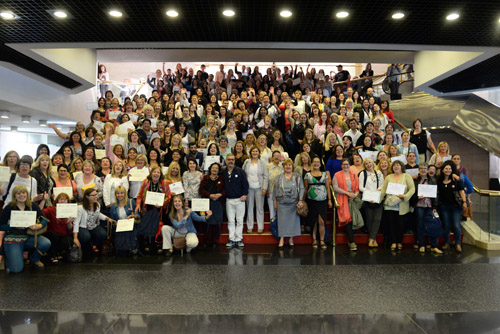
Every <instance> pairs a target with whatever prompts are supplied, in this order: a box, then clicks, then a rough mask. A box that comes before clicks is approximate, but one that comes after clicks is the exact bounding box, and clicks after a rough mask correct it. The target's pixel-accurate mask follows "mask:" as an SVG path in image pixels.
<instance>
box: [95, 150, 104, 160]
mask: <svg viewBox="0 0 500 334" xmlns="http://www.w3.org/2000/svg"><path fill="white" fill-rule="evenodd" d="M105 157H106V150H98V149H96V150H95V158H96V159H97V160H101V159H102V158H105Z"/></svg>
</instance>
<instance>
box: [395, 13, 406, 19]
mask: <svg viewBox="0 0 500 334" xmlns="http://www.w3.org/2000/svg"><path fill="white" fill-rule="evenodd" d="M403 17H405V14H403V13H394V14H392V18H393V19H395V20H399V19H402V18H403Z"/></svg>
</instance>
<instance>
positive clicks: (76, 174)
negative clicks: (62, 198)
mask: <svg viewBox="0 0 500 334" xmlns="http://www.w3.org/2000/svg"><path fill="white" fill-rule="evenodd" d="M82 173H83V172H82V171H79V172H73V180H75V179H76V177H77V176H78V175H80V174H82Z"/></svg>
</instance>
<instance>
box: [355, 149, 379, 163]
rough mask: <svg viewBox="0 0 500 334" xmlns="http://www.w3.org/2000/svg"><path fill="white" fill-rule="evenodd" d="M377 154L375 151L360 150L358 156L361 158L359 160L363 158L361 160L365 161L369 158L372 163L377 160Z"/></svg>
mask: <svg viewBox="0 0 500 334" xmlns="http://www.w3.org/2000/svg"><path fill="white" fill-rule="evenodd" d="M377 154H378V152H377V151H361V150H359V155H360V156H361V158H363V160H365V159H366V158H370V159H372V160H373V162H375V161H376V160H377Z"/></svg>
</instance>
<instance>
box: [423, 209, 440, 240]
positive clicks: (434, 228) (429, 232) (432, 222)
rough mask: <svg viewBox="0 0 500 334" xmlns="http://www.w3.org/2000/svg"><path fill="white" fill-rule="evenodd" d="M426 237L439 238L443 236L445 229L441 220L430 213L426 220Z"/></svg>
mask: <svg viewBox="0 0 500 334" xmlns="http://www.w3.org/2000/svg"><path fill="white" fill-rule="evenodd" d="M424 235H426V236H428V237H431V238H439V237H442V236H443V228H442V225H441V220H440V219H439V218H437V217H436V216H434V214H433V213H432V212H429V213H428V214H427V215H426V216H425V218H424Z"/></svg>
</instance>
